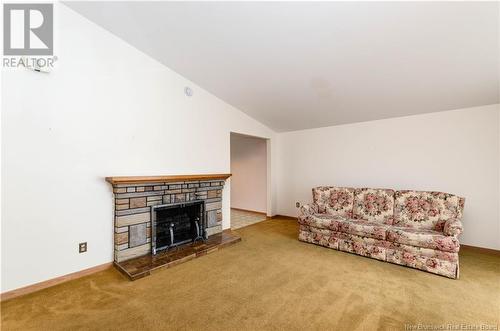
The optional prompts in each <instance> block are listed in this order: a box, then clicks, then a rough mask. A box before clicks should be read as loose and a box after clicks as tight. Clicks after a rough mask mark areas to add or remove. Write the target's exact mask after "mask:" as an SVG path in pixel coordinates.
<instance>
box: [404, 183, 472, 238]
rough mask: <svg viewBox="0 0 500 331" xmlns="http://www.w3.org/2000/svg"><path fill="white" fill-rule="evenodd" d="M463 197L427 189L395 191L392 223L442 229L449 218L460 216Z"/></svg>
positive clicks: (418, 227)
mask: <svg viewBox="0 0 500 331" xmlns="http://www.w3.org/2000/svg"><path fill="white" fill-rule="evenodd" d="M464 203H465V199H464V198H461V197H459V196H456V195H453V194H449V193H443V192H429V191H409V190H405V191H396V193H395V203H394V224H395V225H397V226H404V227H410V228H417V229H428V230H436V231H442V230H443V227H444V223H445V222H446V221H447V220H448V219H450V218H458V219H460V218H462V213H463V209H464Z"/></svg>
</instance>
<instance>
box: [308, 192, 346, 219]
mask: <svg viewBox="0 0 500 331" xmlns="http://www.w3.org/2000/svg"><path fill="white" fill-rule="evenodd" d="M312 192H313V201H314V202H315V203H316V204H317V205H318V206H319V212H320V213H328V214H331V215H334V216H341V217H351V215H352V207H353V202H354V189H353V188H351V187H335V186H320V187H315V188H313V190H312Z"/></svg>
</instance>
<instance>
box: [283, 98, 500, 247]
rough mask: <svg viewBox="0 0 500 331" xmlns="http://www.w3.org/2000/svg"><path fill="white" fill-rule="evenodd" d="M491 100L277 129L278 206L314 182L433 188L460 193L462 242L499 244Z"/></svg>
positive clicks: (302, 197)
mask: <svg viewBox="0 0 500 331" xmlns="http://www.w3.org/2000/svg"><path fill="white" fill-rule="evenodd" d="M499 112H500V110H499V106H498V105H491V106H484V107H476V108H470V109H463V110H456V111H446V112H440V113H432V114H425V115H417V116H409V117H401V118H393V119H387V120H380V121H372V122H364V123H355V124H348V125H341V126H335V127H326V128H319V129H312V130H303V131H295V132H288V133H283V134H280V135H279V137H278V149H279V155H278V160H279V165H278V169H277V173H278V177H279V178H278V184H277V185H278V192H277V197H278V214H284V215H292V216H293V215H296V208H295V201H301V202H307V201H311V200H312V197H311V188H312V187H314V186H318V185H341V186H342V185H343V186H353V187H386V188H394V189H417V190H437V191H444V192H449V193H454V194H458V195H461V196H464V197H465V198H466V202H465V213H464V219H463V221H464V228H465V230H464V234H463V235H462V237H461V240H462V243H464V244H469V245H475V246H480V247H487V248H493V249H500V217H499V203H500V194H499V167H500V161H499V151H500V149H499V148H500V147H499V144H500V140H499V139H500V138H499V116H500V115H499Z"/></svg>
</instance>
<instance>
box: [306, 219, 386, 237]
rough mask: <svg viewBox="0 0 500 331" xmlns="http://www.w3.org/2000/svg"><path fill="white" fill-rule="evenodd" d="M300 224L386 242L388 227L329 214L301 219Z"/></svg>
mask: <svg viewBox="0 0 500 331" xmlns="http://www.w3.org/2000/svg"><path fill="white" fill-rule="evenodd" d="M299 222H300V224H303V225H308V226H310V227H314V228H318V229H327V230H331V231H335V232H341V233H349V234H355V235H358V236H363V237H367V238H375V239H381V240H384V239H385V237H386V229H387V227H386V226H385V225H383V224H380V223H374V222H369V221H364V220H353V219H347V218H344V217H339V216H333V215H328V214H313V215H309V216H308V217H307V218H306V219H303V220H301V219H299Z"/></svg>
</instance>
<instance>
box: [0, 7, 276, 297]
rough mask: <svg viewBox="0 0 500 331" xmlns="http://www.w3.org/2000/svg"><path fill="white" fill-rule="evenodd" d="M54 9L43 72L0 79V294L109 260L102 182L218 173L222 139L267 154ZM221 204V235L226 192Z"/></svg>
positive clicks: (198, 92) (210, 108)
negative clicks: (83, 246) (50, 66)
mask: <svg viewBox="0 0 500 331" xmlns="http://www.w3.org/2000/svg"><path fill="white" fill-rule="evenodd" d="M54 10H55V13H54V14H55V19H54V22H55V34H56V40H55V42H56V44H55V47H56V48H55V55H57V56H58V58H59V60H58V61H57V64H56V68H55V69H54V70H53V72H51V73H50V74H40V73H36V72H32V71H28V70H22V69H18V70H11V71H3V72H2V94H3V98H2V179H3V180H2V192H3V194H2V247H1V248H2V252H1V256H2V268H1V269H2V284H1V291H2V292H5V291H8V290H11V289H15V288H18V287H22V286H25V285H29V284H33V283H36V282H40V281H43V280H47V279H50V278H54V277H57V276H61V275H64V274H68V273H71V272H75V271H79V270H81V269H85V268H89V267H92V266H95V265H99V264H102V263H106V262H110V261H112V260H113V230H112V226H113V211H112V193H111V188H110V186H109V184H107V183H106V182H105V181H104V177H105V176H115V175H161V174H198V173H228V172H230V132H231V131H232V132H239V133H244V134H249V135H255V136H260V137H264V138H271V145H273V144H274V143H273V141H274V133H273V132H272V131H271V130H270V129H268V128H267V127H265V126H263V125H262V124H260V123H258V122H256V121H255V120H253V119H251V118H250V117H248V116H247V115H245V114H244V113H242V112H241V111H239V110H238V109H235V108H233V107H231V106H230V105H228V104H227V103H225V102H223V101H221V100H220V99H218V98H216V97H215V96H213V95H212V94H210V93H208V92H207V91H204V90H203V89H202V88H200V87H198V86H196V85H195V84H193V83H191V82H189V81H188V80H186V79H185V78H183V77H182V76H179V75H178V74H176V73H175V72H172V71H171V70H169V69H168V68H166V67H164V66H163V65H161V64H159V63H158V62H156V61H154V60H152V59H151V58H149V57H148V56H146V55H144V54H143V53H141V52H140V51H138V50H136V49H135V48H132V47H131V46H129V45H128V44H126V43H125V42H123V41H122V40H120V39H118V38H117V37H115V36H114V35H112V34H110V33H108V32H107V31H105V30H104V29H102V28H100V27H98V26H96V25H95V24H93V23H91V22H90V21H88V20H86V19H85V18H83V17H82V16H80V15H78V14H76V13H75V12H73V11H72V10H70V9H69V8H67V7H65V6H64V5H61V4H55V8H54ZM186 85H189V86H191V87H192V88H193V90H194V96H193V97H191V98H188V97H186V96H185V95H184V94H183V89H184V86H186ZM273 150H275V148H273ZM271 180H272V176H271ZM275 185H276V184H273V187H275ZM223 194H224V205H223V217H224V222H223V227H224V228H228V227H229V217H230V212H229V206H230V182H229V183H228V184H227V185H226V188H225V190H224V193H223ZM271 196H272V195H271ZM83 241H87V242H88V252H87V253H85V254H78V250H77V245H78V243H79V242H83Z"/></svg>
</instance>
